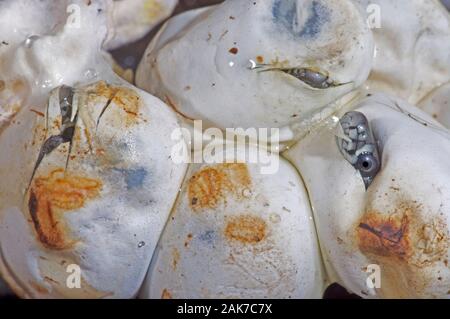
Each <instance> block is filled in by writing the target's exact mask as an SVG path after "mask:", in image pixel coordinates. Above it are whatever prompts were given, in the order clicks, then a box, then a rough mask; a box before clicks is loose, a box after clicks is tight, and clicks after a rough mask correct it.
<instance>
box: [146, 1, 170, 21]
mask: <svg viewBox="0 0 450 319" xmlns="http://www.w3.org/2000/svg"><path fill="white" fill-rule="evenodd" d="M166 11H167V9H166V8H165V7H164V6H163V5H162V3H161V1H157V0H145V1H144V10H143V12H144V13H145V20H144V21H147V22H152V23H153V22H155V21H156V20H158V19H160V18H161V17H162V16H163V15H165V14H166Z"/></svg>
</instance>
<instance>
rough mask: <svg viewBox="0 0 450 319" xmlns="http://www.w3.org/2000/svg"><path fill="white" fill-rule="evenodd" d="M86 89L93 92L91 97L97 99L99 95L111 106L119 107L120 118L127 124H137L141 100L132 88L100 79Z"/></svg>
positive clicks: (139, 117)
mask: <svg viewBox="0 0 450 319" xmlns="http://www.w3.org/2000/svg"><path fill="white" fill-rule="evenodd" d="M88 91H89V92H91V91H92V93H94V95H92V97H91V99H92V98H93V99H98V97H99V96H100V97H103V98H106V99H107V100H108V102H110V103H111V106H116V107H119V109H120V110H122V114H121V119H122V120H124V121H125V123H126V125H127V126H131V125H133V124H137V123H138V122H139V120H140V119H141V116H140V113H139V112H140V109H141V106H142V101H141V97H140V96H139V94H138V93H137V92H135V91H134V90H132V89H130V88H127V87H122V86H113V85H109V84H107V83H106V82H104V81H100V82H98V83H96V84H95V86H94V87H93V88H88ZM106 112H107V111H106Z"/></svg>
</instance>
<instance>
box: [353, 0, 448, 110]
mask: <svg viewBox="0 0 450 319" xmlns="http://www.w3.org/2000/svg"><path fill="white" fill-rule="evenodd" d="M354 1H355V2H356V3H358V4H360V5H362V7H363V9H364V11H366V10H367V12H368V13H369V15H368V21H369V23H371V27H372V31H373V34H374V38H375V47H376V50H375V58H374V62H373V69H372V72H371V74H370V77H369V80H368V82H367V86H368V87H369V88H370V89H371V90H373V91H381V92H385V93H389V94H393V95H396V96H398V97H400V98H402V99H404V100H407V101H408V102H409V103H411V104H413V105H416V104H417V103H418V102H419V101H420V100H422V99H423V98H424V97H425V96H426V95H427V94H429V93H430V92H431V91H433V90H434V89H435V88H437V87H438V86H440V85H442V84H444V83H446V82H448V81H450V14H449V12H448V11H447V9H446V8H445V7H444V6H443V5H442V3H441V1H439V0H430V1H422V0H396V1H391V0H354ZM377 24H378V25H377Z"/></svg>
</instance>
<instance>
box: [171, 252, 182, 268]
mask: <svg viewBox="0 0 450 319" xmlns="http://www.w3.org/2000/svg"><path fill="white" fill-rule="evenodd" d="M179 261H180V252H179V251H178V249H176V248H174V249H173V250H172V269H173V270H177V266H178V263H179Z"/></svg>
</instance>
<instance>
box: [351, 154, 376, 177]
mask: <svg viewBox="0 0 450 319" xmlns="http://www.w3.org/2000/svg"><path fill="white" fill-rule="evenodd" d="M379 166H380V164H379V162H378V160H377V159H376V158H375V156H373V155H372V154H360V155H359V156H358V161H357V162H356V168H357V169H358V170H359V171H360V172H361V175H362V176H363V177H368V178H372V179H373V178H374V177H375V175H376V174H377V172H378V170H379Z"/></svg>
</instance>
